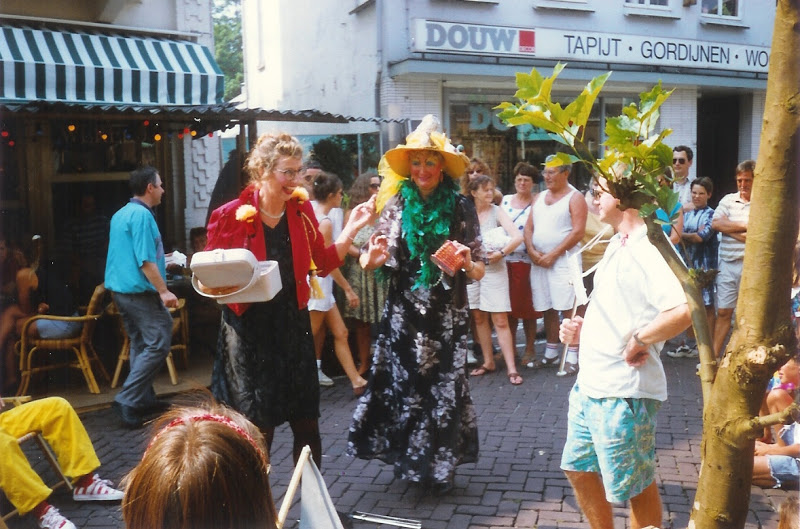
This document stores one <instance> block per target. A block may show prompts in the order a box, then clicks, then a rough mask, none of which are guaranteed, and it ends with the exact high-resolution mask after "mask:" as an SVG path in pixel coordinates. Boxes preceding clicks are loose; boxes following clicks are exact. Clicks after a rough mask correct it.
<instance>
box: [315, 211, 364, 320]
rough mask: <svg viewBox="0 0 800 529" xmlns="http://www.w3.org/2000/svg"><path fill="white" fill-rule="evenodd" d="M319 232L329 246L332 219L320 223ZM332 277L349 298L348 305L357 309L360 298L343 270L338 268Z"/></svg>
mask: <svg viewBox="0 0 800 529" xmlns="http://www.w3.org/2000/svg"><path fill="white" fill-rule="evenodd" d="M319 232H320V233H321V234H322V237H323V239H325V246H329V245H330V244H331V239H332V238H333V223H332V222H331V219H328V218H326V219H322V221H320V223H319ZM330 276H331V278H332V279H333V282H334V283H336V284H337V285H339V287H340V288H341V289H342V290H343V291H344V294H345V296H346V297H347V303H348V304H349V305H350V306H351V307H357V306H358V296H357V295H356V293H355V291H354V290H353V289H352V287H351V286H350V283H348V282H347V279H345V278H344V275H342V272H341V270H339V269H338V268H336V269H334V270H331V272H330Z"/></svg>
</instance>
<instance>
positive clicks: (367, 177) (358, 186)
mask: <svg viewBox="0 0 800 529" xmlns="http://www.w3.org/2000/svg"><path fill="white" fill-rule="evenodd" d="M376 177H377V178H380V177H379V176H378V173H375V172H366V173H362V174H361V175H359V176H358V178H356V179H355V180H354V181H353V184H352V185H351V186H350V190H349V191H348V193H347V194H348V195H349V196H350V207H351V208H353V207H355V206H357V205H359V204H362V203H364V202H366V201H367V200H369V197H371V196H372V193H371V192H370V188H369V186H370V183H371V182H372V179H373V178H376Z"/></svg>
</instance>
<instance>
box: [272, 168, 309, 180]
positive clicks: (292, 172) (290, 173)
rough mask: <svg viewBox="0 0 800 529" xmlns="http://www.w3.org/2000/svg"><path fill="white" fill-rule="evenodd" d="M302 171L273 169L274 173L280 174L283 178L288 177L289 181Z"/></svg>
mask: <svg viewBox="0 0 800 529" xmlns="http://www.w3.org/2000/svg"><path fill="white" fill-rule="evenodd" d="M302 171H303V170H302V169H275V172H276V173H280V174H282V175H283V176H285V177H288V178H289V179H290V180H291V179H294V178H295V177H296V176H297V175H299V174H300V173H301V172H302Z"/></svg>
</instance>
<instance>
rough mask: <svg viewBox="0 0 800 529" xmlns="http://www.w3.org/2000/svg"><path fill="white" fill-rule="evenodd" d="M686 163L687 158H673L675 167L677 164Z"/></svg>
mask: <svg viewBox="0 0 800 529" xmlns="http://www.w3.org/2000/svg"><path fill="white" fill-rule="evenodd" d="M685 163H686V158H673V159H672V164H673V165H675V164H678V165H683V164H685Z"/></svg>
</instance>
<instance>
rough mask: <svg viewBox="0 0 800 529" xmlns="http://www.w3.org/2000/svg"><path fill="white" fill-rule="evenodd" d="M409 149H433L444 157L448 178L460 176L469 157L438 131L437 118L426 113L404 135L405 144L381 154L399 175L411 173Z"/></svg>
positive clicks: (467, 163)
mask: <svg viewBox="0 0 800 529" xmlns="http://www.w3.org/2000/svg"><path fill="white" fill-rule="evenodd" d="M411 151H434V152H438V153H439V154H441V155H442V158H444V172H445V173H447V174H448V175H449V176H450V178H461V176H462V175H463V174H464V170H465V169H466V168H467V165H469V158H467V156H466V155H464V154H463V153H460V152H458V149H456V148H455V146H454V145H453V144H452V143H450V139H449V138H448V137H447V136H445V135H444V133H443V132H440V131H439V120H438V119H436V117H435V116H433V115H431V114H428V115H427V116H425V117H424V118H422V122H421V123H420V124H419V126H418V127H417V128H416V130H414V132H412V133H411V134H409V135H408V136H406V143H405V145H398V146H397V147H395V148H394V149H390V150H388V151H386V153H385V154H384V155H383V156H384V158H385V159H386V162H387V163H388V164H389V167H391V169H392V171H394V172H395V173H397V174H398V175H401V176H408V175H409V174H410V173H411V162H410V161H409V159H408V155H409V154H410V152H411Z"/></svg>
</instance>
